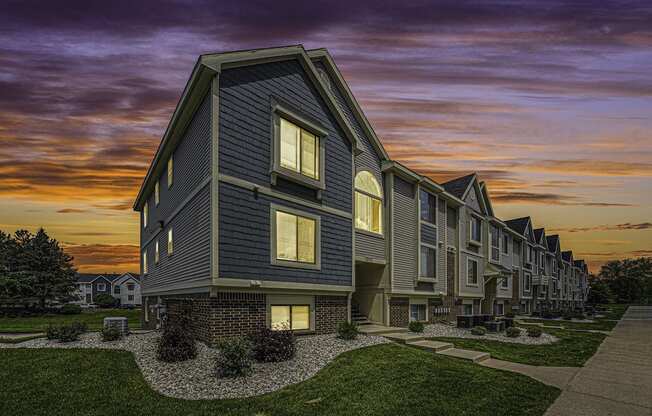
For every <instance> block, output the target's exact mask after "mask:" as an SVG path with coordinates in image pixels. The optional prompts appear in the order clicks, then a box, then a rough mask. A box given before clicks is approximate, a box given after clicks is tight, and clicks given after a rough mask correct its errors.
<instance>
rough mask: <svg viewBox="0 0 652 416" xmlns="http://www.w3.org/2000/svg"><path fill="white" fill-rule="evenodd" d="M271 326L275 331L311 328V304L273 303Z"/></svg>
mask: <svg viewBox="0 0 652 416" xmlns="http://www.w3.org/2000/svg"><path fill="white" fill-rule="evenodd" d="M270 326H271V328H272V329H273V330H275V331H278V330H287V329H292V330H305V329H310V306H308V305H272V306H271V322H270Z"/></svg>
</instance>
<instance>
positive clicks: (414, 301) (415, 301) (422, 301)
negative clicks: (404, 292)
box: [408, 299, 430, 322]
mask: <svg viewBox="0 0 652 416" xmlns="http://www.w3.org/2000/svg"><path fill="white" fill-rule="evenodd" d="M412 305H423V306H425V307H426V314H425V315H426V319H425V320H423V321H416V322H428V317H429V316H430V315H429V309H430V308H429V307H428V301H427V300H426V299H410V301H409V306H408V315H409V316H408V320H409V321H410V322H415V320H413V319H412Z"/></svg>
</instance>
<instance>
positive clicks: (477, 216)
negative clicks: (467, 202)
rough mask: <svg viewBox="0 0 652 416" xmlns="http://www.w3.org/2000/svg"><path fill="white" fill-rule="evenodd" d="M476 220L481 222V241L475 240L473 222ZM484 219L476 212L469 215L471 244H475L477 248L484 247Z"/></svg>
mask: <svg viewBox="0 0 652 416" xmlns="http://www.w3.org/2000/svg"><path fill="white" fill-rule="evenodd" d="M474 219H476V220H478V221H480V240H474V239H473V225H472V224H473V220H474ZM483 222H484V221H483V219H482V217H480V216H479V215H476V214H475V213H474V212H471V214H470V215H469V244H473V245H476V246H481V245H482V227H483V225H484V224H483Z"/></svg>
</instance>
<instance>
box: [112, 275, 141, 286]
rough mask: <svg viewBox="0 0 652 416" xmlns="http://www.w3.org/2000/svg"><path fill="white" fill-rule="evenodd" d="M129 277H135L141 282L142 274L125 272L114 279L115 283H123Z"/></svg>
mask: <svg viewBox="0 0 652 416" xmlns="http://www.w3.org/2000/svg"><path fill="white" fill-rule="evenodd" d="M129 279H133V280H135V281H136V282H138V283H140V274H138V273H130V272H127V273H123V274H121V275H119V276H118V277H117V278H116V279H115V280H113V284H121V283H123V282H125V281H127V280H129Z"/></svg>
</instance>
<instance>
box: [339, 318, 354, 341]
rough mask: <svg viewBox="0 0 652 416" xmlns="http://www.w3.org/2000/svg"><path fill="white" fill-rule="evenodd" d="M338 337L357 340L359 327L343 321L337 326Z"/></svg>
mask: <svg viewBox="0 0 652 416" xmlns="http://www.w3.org/2000/svg"><path fill="white" fill-rule="evenodd" d="M337 337H338V338H340V339H347V340H350V339H356V338H357V337H358V326H357V325H356V324H355V323H353V322H347V321H342V322H340V323H339V324H338V325H337Z"/></svg>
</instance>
